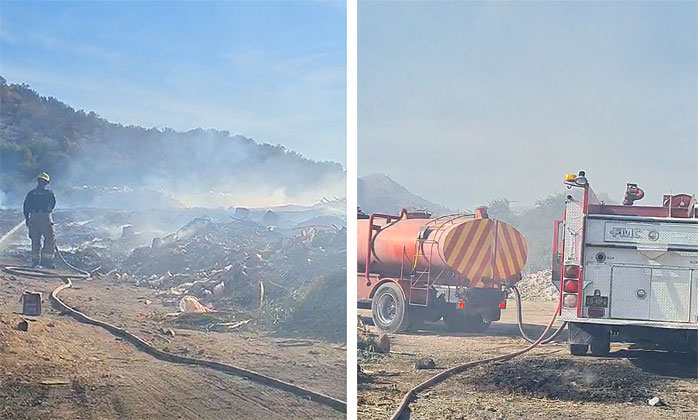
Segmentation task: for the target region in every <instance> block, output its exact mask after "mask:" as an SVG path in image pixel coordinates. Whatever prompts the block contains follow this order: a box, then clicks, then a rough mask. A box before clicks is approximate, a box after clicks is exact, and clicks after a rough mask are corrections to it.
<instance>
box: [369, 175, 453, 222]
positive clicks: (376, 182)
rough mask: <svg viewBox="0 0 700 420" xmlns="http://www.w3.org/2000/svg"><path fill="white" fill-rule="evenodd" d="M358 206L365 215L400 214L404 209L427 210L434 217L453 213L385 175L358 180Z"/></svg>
mask: <svg viewBox="0 0 700 420" xmlns="http://www.w3.org/2000/svg"><path fill="white" fill-rule="evenodd" d="M357 204H358V206H359V207H360V209H362V211H364V212H365V213H375V212H379V213H389V214H398V213H399V212H400V211H401V209H402V208H407V209H409V210H427V211H428V212H430V213H431V214H433V215H436V216H437V215H443V214H447V213H450V212H451V211H450V210H449V209H448V208H447V207H445V206H442V205H440V204H436V203H433V202H431V201H428V200H426V199H424V198H423V197H420V196H418V195H416V194H414V193H412V192H410V191H409V190H407V189H406V188H405V187H403V186H402V185H400V184H399V183H398V182H396V181H394V180H393V179H391V178H389V177H388V176H386V175H383V174H371V175H366V176H363V177H360V178H358V180H357Z"/></svg>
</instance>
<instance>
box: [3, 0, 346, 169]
mask: <svg viewBox="0 0 700 420" xmlns="http://www.w3.org/2000/svg"><path fill="white" fill-rule="evenodd" d="M0 13H1V15H2V20H1V27H0V47H1V50H0V74H2V76H4V77H5V78H6V79H7V80H8V82H12V83H19V82H25V83H28V84H30V85H31V86H32V87H33V88H34V89H35V90H37V91H38V92H39V93H40V94H42V95H46V96H54V97H56V98H57V99H59V100H61V101H64V102H66V103H67V104H69V105H71V106H73V107H74V108H77V109H85V110H92V111H95V112H97V113H98V114H100V115H101V116H103V117H105V118H107V119H108V120H110V121H114V122H119V123H122V124H135V125H142V126H147V127H151V126H155V127H165V126H168V127H173V128H175V129H176V130H188V129H191V128H195V127H199V126H201V127H204V128H210V127H211V128H217V129H221V130H229V131H230V132H231V133H235V134H243V135H245V136H248V137H252V138H254V139H256V140H257V141H259V142H268V143H273V144H283V145H284V146H286V147H287V148H289V149H292V150H296V151H298V152H300V153H302V154H303V155H305V156H307V157H310V158H312V159H316V160H335V161H339V162H341V163H343V164H344V163H345V85H346V76H345V74H346V73H345V67H346V66H345V51H346V50H345V34H346V28H345V2H344V1H336V2H316V1H314V2H202V1H191V2H150V1H149V2H72V3H71V2H61V3H58V2H7V1H3V2H2V3H0Z"/></svg>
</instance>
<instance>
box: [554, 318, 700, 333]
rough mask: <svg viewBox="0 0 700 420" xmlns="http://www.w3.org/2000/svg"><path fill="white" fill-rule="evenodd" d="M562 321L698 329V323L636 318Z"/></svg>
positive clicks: (560, 319) (569, 319) (567, 320)
mask: <svg viewBox="0 0 700 420" xmlns="http://www.w3.org/2000/svg"><path fill="white" fill-rule="evenodd" d="M559 321H561V322H573V323H578V324H593V325H601V324H602V325H610V326H625V327H651V328H668V329H673V330H697V329H698V324H697V323H691V322H658V321H642V320H634V319H610V318H577V317H563V316H560V317H559Z"/></svg>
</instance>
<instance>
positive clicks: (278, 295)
mask: <svg viewBox="0 0 700 420" xmlns="http://www.w3.org/2000/svg"><path fill="white" fill-rule="evenodd" d="M11 216H13V217H12V219H13V220H14V222H15V224H16V219H17V217H16V216H17V215H16V214H14V213H13V214H12V215H11ZM145 218H146V217H145V216H144V214H141V213H134V212H129V211H104V210H96V211H94V212H92V211H77V210H74V211H59V212H56V214H55V216H54V219H55V229H56V235H57V237H58V238H59V246H60V249H61V252H62V254H63V256H64V257H65V259H66V260H67V261H68V262H69V263H70V264H72V265H75V266H76V267H80V268H82V269H86V270H90V271H94V273H95V275H96V276H98V277H99V278H101V279H102V280H103V281H104V282H106V283H110V282H119V283H127V284H130V285H133V286H135V287H145V288H150V289H153V290H155V295H156V296H158V297H159V298H160V299H161V300H162V302H163V303H164V304H165V305H166V306H169V307H172V308H173V311H174V312H177V311H181V310H182V309H181V308H182V306H181V303H182V301H183V298H186V297H187V298H188V299H191V298H194V299H195V300H196V302H197V303H198V304H201V305H202V306H203V307H206V308H207V310H210V311H212V313H216V312H219V313H227V312H228V313H233V312H236V313H240V312H245V313H246V314H247V317H248V318H250V319H251V322H250V323H249V324H246V325H247V327H248V328H254V327H258V328H263V329H267V330H272V331H276V332H282V333H302V334H303V335H306V336H317V337H319V338H328V339H334V340H335V339H338V340H342V339H343V338H344V336H345V314H346V311H345V292H346V287H345V269H344V267H345V263H346V242H345V241H346V228H345V227H344V226H342V225H340V226H338V225H336V224H326V225H325V226H324V225H322V224H320V223H318V221H317V220H314V223H308V224H298V223H297V222H293V223H287V224H286V225H285V224H284V223H280V224H281V225H282V226H284V227H279V226H275V225H271V226H268V225H266V224H264V223H261V221H251V220H249V219H245V220H240V219H234V218H232V217H230V216H229V215H228V214H226V215H224V214H215V217H214V218H212V217H209V216H204V215H201V214H198V215H195V216H194V217H193V216H192V215H191V214H190V215H189V217H188V219H187V220H189V222H186V223H184V224H181V223H182V222H181V221H182V215H177V216H175V215H173V217H171V218H170V220H168V223H167V226H170V229H169V230H168V228H167V227H166V224H165V223H162V224H160V225H158V224H157V223H153V222H151V221H149V222H148V223H146V222H144V219H145ZM20 220H21V216H20ZM174 222H179V223H180V224H177V225H178V226H181V227H179V228H176V229H173V228H172V226H175V225H176V224H175V223H174ZM282 222H284V220H283V221H282ZM290 225H291V226H290ZM293 226H294V227H293ZM25 235H26V232H25ZM14 236H16V237H14V238H13V241H12V244H11V245H10V246H9V247H5V249H4V250H3V251H2V253H3V254H4V255H5V256H12V257H16V258H19V259H24V260H26V259H27V258H28V255H29V249H28V245H29V244H28V241H27V239H26V236H24V235H22V234H21V232H18V233H17V234H16V235H14Z"/></svg>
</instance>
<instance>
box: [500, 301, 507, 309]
mask: <svg viewBox="0 0 700 420" xmlns="http://www.w3.org/2000/svg"><path fill="white" fill-rule="evenodd" d="M498 307H499V308H501V309H506V301H505V300H502V301H501V303H499V304H498Z"/></svg>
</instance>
